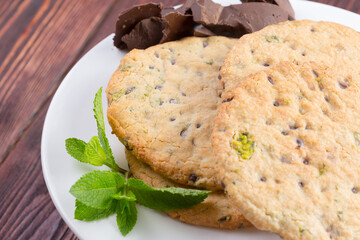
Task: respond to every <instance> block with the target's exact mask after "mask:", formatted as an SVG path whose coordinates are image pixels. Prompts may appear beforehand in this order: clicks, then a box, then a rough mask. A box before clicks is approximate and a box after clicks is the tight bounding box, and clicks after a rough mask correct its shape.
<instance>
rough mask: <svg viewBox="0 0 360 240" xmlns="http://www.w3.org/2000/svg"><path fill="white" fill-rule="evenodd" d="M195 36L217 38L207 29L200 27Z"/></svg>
mask: <svg viewBox="0 0 360 240" xmlns="http://www.w3.org/2000/svg"><path fill="white" fill-rule="evenodd" d="M194 36H195V37H210V36H216V34H215V33H213V32H212V31H210V30H209V29H207V28H205V27H200V28H195V30H194Z"/></svg>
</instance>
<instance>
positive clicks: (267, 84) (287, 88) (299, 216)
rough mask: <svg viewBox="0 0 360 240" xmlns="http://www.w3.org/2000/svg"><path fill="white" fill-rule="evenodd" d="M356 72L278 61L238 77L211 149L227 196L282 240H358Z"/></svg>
mask: <svg viewBox="0 0 360 240" xmlns="http://www.w3.org/2000/svg"><path fill="white" fill-rule="evenodd" d="M359 119H360V72H359V71H348V69H347V68H346V66H344V68H343V69H342V70H341V69H336V70H333V69H330V68H328V67H327V66H325V65H319V64H315V63H304V64H302V65H301V64H299V66H298V65H296V64H294V63H291V62H281V63H279V65H277V66H273V67H270V68H269V69H267V70H264V71H261V72H258V73H256V74H253V75H251V76H249V77H247V78H244V79H243V80H242V81H240V83H239V84H238V85H237V87H236V88H235V89H233V91H231V92H229V99H228V101H227V102H225V103H223V104H222V105H221V106H220V107H219V110H218V115H217V116H216V118H215V120H214V132H213V135H212V146H213V150H214V154H215V155H216V160H217V162H218V163H219V164H220V167H218V169H219V171H220V172H221V173H220V174H219V175H220V176H222V177H223V182H224V184H225V192H226V193H227V195H228V197H229V199H231V200H232V201H233V203H234V204H235V205H236V206H237V207H239V209H241V212H242V214H243V215H244V216H245V218H246V219H247V220H249V221H250V222H251V223H252V224H253V225H254V226H255V227H256V228H258V229H262V230H267V231H273V232H276V233H278V234H280V236H282V237H283V238H284V239H360V214H359V211H360V178H359V176H360V161H359V159H360V121H359Z"/></svg>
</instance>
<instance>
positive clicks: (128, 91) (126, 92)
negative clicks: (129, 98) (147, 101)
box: [125, 86, 136, 95]
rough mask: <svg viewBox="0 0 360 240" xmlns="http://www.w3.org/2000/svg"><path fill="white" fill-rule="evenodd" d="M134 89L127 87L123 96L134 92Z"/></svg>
mask: <svg viewBox="0 0 360 240" xmlns="http://www.w3.org/2000/svg"><path fill="white" fill-rule="evenodd" d="M135 88H136V87H134V86H132V87H128V88H127V89H126V91H125V95H128V94H129V93H131V92H132V91H134V89H135Z"/></svg>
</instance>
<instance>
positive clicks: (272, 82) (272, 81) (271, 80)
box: [267, 76, 274, 84]
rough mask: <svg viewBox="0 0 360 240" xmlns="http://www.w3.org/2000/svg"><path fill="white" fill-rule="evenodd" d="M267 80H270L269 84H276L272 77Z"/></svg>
mask: <svg viewBox="0 0 360 240" xmlns="http://www.w3.org/2000/svg"><path fill="white" fill-rule="evenodd" d="M267 79H268V81H269V83H271V84H274V80H273V79H272V78H271V77H270V76H268V77H267Z"/></svg>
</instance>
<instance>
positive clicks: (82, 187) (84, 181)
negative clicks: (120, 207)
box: [70, 171, 125, 209]
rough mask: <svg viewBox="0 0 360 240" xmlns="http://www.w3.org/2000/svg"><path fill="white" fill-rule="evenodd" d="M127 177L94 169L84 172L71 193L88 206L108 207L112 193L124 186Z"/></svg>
mask: <svg viewBox="0 0 360 240" xmlns="http://www.w3.org/2000/svg"><path fill="white" fill-rule="evenodd" d="M124 184H125V179H124V177H123V176H121V175H120V174H119V173H115V172H110V171H93V172H90V173H87V174H84V175H83V176H82V177H81V178H80V179H79V180H78V181H77V182H76V183H75V184H74V185H72V187H71V189H70V193H71V194H72V195H73V196H74V197H76V198H77V199H78V200H79V201H80V202H82V203H84V204H86V205H87V206H90V207H93V208H98V209H106V208H109V207H110V205H111V202H112V197H111V196H112V195H114V194H116V193H117V192H119V190H120V189H121V188H123V187H124Z"/></svg>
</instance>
